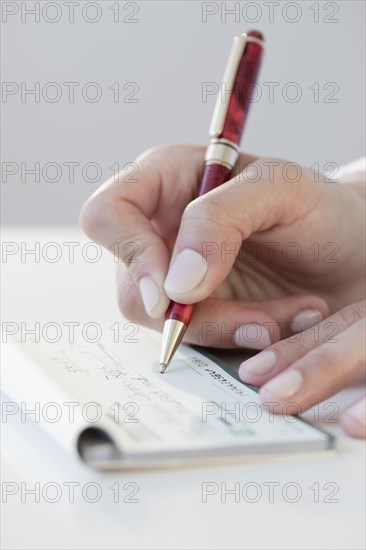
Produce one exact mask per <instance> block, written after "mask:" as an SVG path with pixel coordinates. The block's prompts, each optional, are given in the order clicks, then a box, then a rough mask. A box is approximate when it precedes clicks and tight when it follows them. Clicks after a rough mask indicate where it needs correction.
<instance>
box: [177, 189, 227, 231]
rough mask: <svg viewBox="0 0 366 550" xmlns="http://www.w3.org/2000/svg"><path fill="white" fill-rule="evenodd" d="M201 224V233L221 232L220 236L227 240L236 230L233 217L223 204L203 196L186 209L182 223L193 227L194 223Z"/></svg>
mask: <svg viewBox="0 0 366 550" xmlns="http://www.w3.org/2000/svg"><path fill="white" fill-rule="evenodd" d="M197 221H198V223H199V231H200V233H201V228H202V227H205V230H207V229H208V231H210V230H211V231H212V230H213V231H214V232H215V233H216V232H217V231H219V234H220V236H222V237H223V238H227V237H228V236H229V235H230V234H232V233H233V232H235V234H236V230H235V228H234V227H233V215H232V213H231V212H229V211H228V210H227V209H225V208H224V207H223V205H222V204H220V202H219V201H218V200H216V199H214V198H213V197H210V196H208V195H203V196H202V197H199V198H198V199H195V200H193V201H192V202H190V203H189V204H188V205H187V206H186V208H185V209H184V212H183V216H182V223H183V224H186V225H187V226H191V224H192V222H197Z"/></svg>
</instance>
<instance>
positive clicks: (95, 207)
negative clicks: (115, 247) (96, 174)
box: [79, 192, 113, 241]
mask: <svg viewBox="0 0 366 550" xmlns="http://www.w3.org/2000/svg"><path fill="white" fill-rule="evenodd" d="M112 210H113V201H112V200H110V199H109V198H106V196H105V194H104V193H103V192H101V193H98V194H97V195H92V196H91V197H90V198H89V199H88V200H87V201H86V203H85V204H84V206H83V207H82V209H81V212H80V216H79V223H80V227H81V229H82V230H83V231H84V233H85V234H86V235H87V236H88V237H90V238H91V239H93V240H94V241H98V240H99V238H100V234H101V232H102V231H104V230H105V227H106V226H107V224H108V219H110V214H111V211H112Z"/></svg>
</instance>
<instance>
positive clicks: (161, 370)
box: [160, 363, 167, 374]
mask: <svg viewBox="0 0 366 550" xmlns="http://www.w3.org/2000/svg"><path fill="white" fill-rule="evenodd" d="M166 367H167V365H166V364H165V363H160V374H164V372H165V370H166Z"/></svg>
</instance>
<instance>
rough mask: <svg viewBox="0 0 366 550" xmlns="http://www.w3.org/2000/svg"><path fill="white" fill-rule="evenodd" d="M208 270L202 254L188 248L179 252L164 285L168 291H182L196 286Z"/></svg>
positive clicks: (187, 290)
mask: <svg viewBox="0 0 366 550" xmlns="http://www.w3.org/2000/svg"><path fill="white" fill-rule="evenodd" d="M206 271H207V262H205V261H204V259H203V258H202V256H201V254H198V252H195V251H194V250H190V249H189V248H186V249H185V250H183V251H182V252H180V253H179V254H178V256H177V257H176V258H175V260H174V261H173V264H172V265H171V266H170V268H169V272H168V275H167V278H166V279H165V283H164V287H165V289H166V290H167V292H171V293H178V294H179V293H182V292H189V291H190V290H193V289H194V288H196V286H197V285H199V283H200V282H201V281H202V279H203V278H204V276H205V275H206Z"/></svg>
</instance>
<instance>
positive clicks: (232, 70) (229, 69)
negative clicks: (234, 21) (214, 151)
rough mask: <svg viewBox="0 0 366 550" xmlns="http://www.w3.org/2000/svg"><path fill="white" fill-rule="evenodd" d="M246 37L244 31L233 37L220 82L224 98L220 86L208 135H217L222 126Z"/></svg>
mask: <svg viewBox="0 0 366 550" xmlns="http://www.w3.org/2000/svg"><path fill="white" fill-rule="evenodd" d="M247 38H248V37H247V35H246V34H245V33H243V34H241V35H240V36H235V37H234V40H233V44H232V46H231V50H230V54H229V59H228V61H227V64H226V67H225V72H224V76H223V78H222V83H221V86H225V90H224V92H225V94H224V98H222V97H221V96H222V88H221V87H220V90H219V94H218V96H217V100H216V105H215V108H214V112H213V115H212V119H211V125H210V137H218V136H219V135H220V134H221V132H222V130H223V128H224V124H225V119H226V115H227V110H228V107H229V101H230V97H231V91H232V90H233V87H234V82H235V77H236V73H237V72H238V67H239V63H240V60H241V58H242V55H243V52H244V48H245V45H246V43H247Z"/></svg>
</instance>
